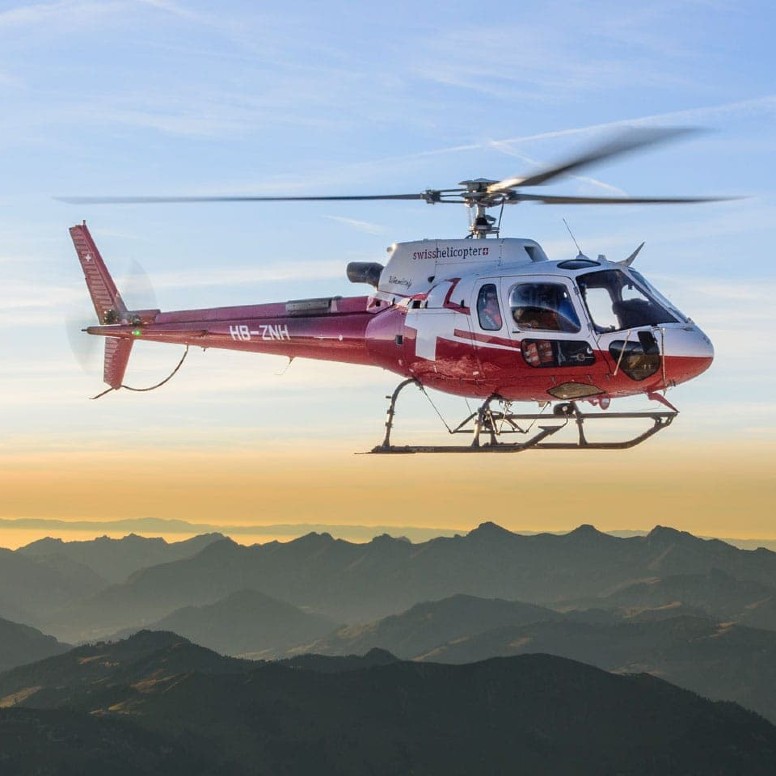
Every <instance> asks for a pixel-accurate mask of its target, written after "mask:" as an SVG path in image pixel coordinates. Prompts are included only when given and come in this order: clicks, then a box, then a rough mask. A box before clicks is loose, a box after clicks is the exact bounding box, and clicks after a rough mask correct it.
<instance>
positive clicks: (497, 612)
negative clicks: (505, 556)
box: [301, 596, 776, 723]
mask: <svg viewBox="0 0 776 776" xmlns="http://www.w3.org/2000/svg"><path fill="white" fill-rule="evenodd" d="M644 615H645V612H644V611H641V612H639V613H637V614H635V615H630V616H629V615H628V614H627V613H626V612H623V611H620V612H616V611H615V610H599V609H595V610H587V611H585V610H575V611H571V612H568V613H566V614H561V613H559V612H556V611H553V610H551V609H545V608H543V607H538V606H534V605H530V604H522V603H520V602H516V601H498V600H485V599H477V598H472V597H469V596H453V597H451V598H448V599H444V600H442V601H435V602H427V603H423V604H418V605H416V606H414V607H412V608H411V609H409V610H408V611H406V612H404V613H403V614H400V615H392V616H390V617H386V618H385V619H382V620H378V621H377V622H373V623H368V624H365V625H362V626H348V627H344V628H340V629H339V630H337V631H335V632H334V633H332V634H330V635H329V636H327V637H326V638H324V639H321V640H319V641H317V642H314V643H312V644H307V645H305V646H304V647H302V648H301V649H304V650H306V651H310V652H314V653H321V654H327V655H348V654H351V653H356V654H362V653H364V652H367V651H369V650H371V649H374V648H377V647H379V648H382V649H386V650H389V651H390V652H392V653H394V654H396V655H397V656H398V657H399V658H402V659H405V660H419V661H432V662H441V663H458V664H460V663H472V662H477V661H481V660H486V659H489V658H493V657H507V656H514V655H523V654H531V653H544V654H551V655H557V656H559V657H567V658H570V659H573V660H579V661H582V662H585V663H589V664H590V665H594V666H598V667H599V668H603V669H605V670H608V671H615V672H617V673H625V672H648V673H650V674H652V675H653V676H659V677H662V678H664V679H666V680H668V681H670V682H672V683H673V684H676V685H678V686H680V687H684V688H686V689H689V690H693V691H694V692H697V693H700V694H701V695H704V696H706V697H708V698H712V699H716V700H734V701H736V702H738V703H741V704H742V705H743V706H745V707H746V708H749V709H752V710H754V711H757V712H758V713H760V714H762V715H763V716H765V717H766V718H767V719H769V720H770V721H771V722H774V723H776V633H774V632H773V631H768V630H759V629H754V628H749V627H745V626H741V625H735V624H732V623H729V622H728V623H719V622H717V621H715V620H711V619H708V618H706V617H698V616H690V615H687V614H682V612H681V611H676V610H674V609H673V608H672V609H665V608H664V609H659V610H649V613H648V615H647V616H644Z"/></svg>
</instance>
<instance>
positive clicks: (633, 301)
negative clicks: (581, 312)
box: [577, 269, 677, 334]
mask: <svg viewBox="0 0 776 776" xmlns="http://www.w3.org/2000/svg"><path fill="white" fill-rule="evenodd" d="M577 283H578V285H579V290H580V292H581V294H582V298H583V299H584V301H585V304H586V305H587V309H588V312H589V313H590V318H591V319H592V321H593V325H594V326H595V330H596V331H597V332H598V333H599V334H602V333H604V332H607V331H620V330H622V329H631V328H634V327H637V326H656V325H658V324H661V323H675V322H676V320H677V318H676V317H675V316H674V315H673V314H672V313H670V312H669V311H668V310H666V309H665V307H663V306H662V305H661V304H660V303H659V302H658V301H657V300H656V299H654V298H653V297H651V296H650V295H649V294H648V293H647V292H646V291H644V290H642V289H641V288H639V287H638V286H637V285H636V283H635V282H634V281H633V280H632V279H631V278H630V277H628V275H626V274H625V273H624V272H621V271H620V270H616V269H607V270H602V271H600V272H590V273H588V274H586V275H580V276H579V277H577Z"/></svg>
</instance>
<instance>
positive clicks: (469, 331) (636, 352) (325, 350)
mask: <svg viewBox="0 0 776 776" xmlns="http://www.w3.org/2000/svg"><path fill="white" fill-rule="evenodd" d="M688 131H690V130H688V129H685V128H643V127H641V128H635V127H634V128H630V129H628V130H626V131H623V132H621V133H619V134H618V135H617V136H616V137H614V138H613V139H609V140H607V141H605V142H603V143H599V144H598V145H595V146H593V147H592V148H591V149H589V150H587V151H585V152H582V153H578V154H577V155H575V156H572V157H571V158H569V159H567V160H565V161H563V162H560V163H558V164H555V165H552V166H549V167H546V168H544V169H541V170H539V171H537V172H533V173H531V174H529V175H527V176H524V177H511V178H506V179H504V180H490V179H486V178H476V179H470V180H465V181H462V182H461V183H460V184H459V185H458V186H457V187H453V188H448V189H427V190H425V191H422V192H416V193H410V194H375V195H353V196H278V197H265V196H255V197H254V196H234V197H231V196H227V197H224V196H216V197H209V196H206V197H62V198H60V199H61V200H62V201H66V202H69V203H77V204H111V203H116V204H141V203H145V204H148V203H169V202H176V203H177V202H211V201H219V202H224V201H227V202H235V201H257V202H262V201H263V202H276V201H296V202H311V201H328V202H344V201H354V200H356V201H358V200H361V201H364V200H417V201H421V202H426V203H428V204H432V205H437V204H448V203H455V204H459V205H460V204H463V205H464V206H465V207H466V208H467V210H468V212H469V227H468V234H467V235H466V236H465V237H462V238H457V239H456V238H453V239H423V240H415V241H410V242H400V243H395V244H394V245H392V246H391V247H390V248H389V258H388V261H387V263H386V264H385V265H383V264H381V263H378V262H351V263H350V264H348V265H347V268H346V273H347V277H348V279H349V280H350V281H351V282H353V283H356V284H365V285H368V286H369V287H370V291H369V292H368V293H365V294H362V295H359V296H348V297H342V296H331V297H320V298H314V299H294V300H289V301H285V302H273V303H265V304H257V305H247V306H237V307H215V308H210V309H201V310H179V311H162V310H159V309H145V310H130V309H128V308H127V306H126V305H125V303H124V301H123V300H122V297H121V294H120V292H119V290H118V288H117V286H116V284H115V282H114V280H113V278H112V276H111V274H110V272H109V271H108V268H107V266H106V264H105V261H104V260H103V258H102V256H101V255H100V252H99V250H98V248H97V246H96V244H95V242H94V240H93V239H92V236H91V234H90V232H89V229H88V227H87V226H86V222H83V223H82V224H78V225H76V226H73V227H72V228H71V229H70V235H71V238H72V241H73V244H74V246H75V250H76V253H77V256H78V259H79V261H80V264H81V267H82V269H83V273H84V276H85V279H86V285H87V288H88V290H89V293H90V295H91V299H92V302H93V304H94V308H95V311H96V314H97V319H98V325H95V326H89V327H88V328H86V329H85V331H86V332H88V333H89V334H90V335H97V336H102V337H105V338H106V345H105V358H104V381H105V383H106V384H107V385H108V386H109V387H108V389H107V390H106V391H103V394H104V393H108V392H109V391H111V390H118V389H120V388H122V387H128V386H125V385H124V382H123V381H124V374H125V370H126V368H127V364H128V360H129V357H130V353H131V350H132V346H133V344H134V342H135V341H136V340H144V341H149V342H164V343H174V344H180V345H185V346H186V352H188V348H189V347H191V346H197V347H201V348H205V349H206V348H224V349H228V350H235V351H245V352H249V353H268V354H275V355H280V356H285V357H287V358H289V359H291V360H293V359H295V358H313V359H323V360H327V361H336V362H342V363H350V364H361V365H369V366H376V367H380V368H382V369H386V370H388V371H390V372H393V373H395V374H397V375H399V376H400V377H401V378H402V381H401V382H400V383H399V385H398V386H397V388H396V389H395V390H394V391H393V393H392V394H391V395H390V396H388V397H386V398H387V399H389V400H390V403H389V406H388V411H387V415H386V420H385V434H384V437H383V440H382V442H381V443H380V444H378V445H377V446H375V447H374V448H373V449H372V450H371V451H370V452H372V453H448V452H457V453H464V452H465V453H478V452H479V453H483V452H487V453H506V452H521V451H525V450H529V449H563V450H571V449H577V450H591V449H618V450H619V449H625V448H630V447H633V446H635V445H637V444H640V443H642V442H644V441H645V440H646V439H648V438H649V437H651V436H653V435H654V434H656V433H658V432H659V431H661V430H663V429H665V428H667V427H668V426H669V425H670V424H671V422H672V421H673V420H674V418H675V417H676V415H677V414H678V410H677V409H676V407H674V406H673V404H671V403H670V402H669V401H668V399H666V397H665V393H666V391H667V390H668V389H669V388H672V387H674V386H676V385H678V384H680V383H684V382H687V381H689V380H692V379H694V378H695V377H697V376H698V375H700V374H702V373H703V372H705V371H706V370H707V369H708V368H709V366H710V365H711V363H712V360H713V358H714V349H713V346H712V343H711V341H710V340H709V338H708V337H707V336H706V334H704V332H703V331H701V329H700V328H699V327H698V326H697V325H696V324H695V323H694V322H693V321H692V320H691V319H690V318H688V317H687V316H686V315H685V314H684V313H682V312H681V311H680V310H679V309H677V307H676V306H675V305H673V304H672V303H671V302H670V301H669V300H668V299H667V298H666V297H665V296H663V295H662V294H661V293H660V292H659V291H658V290H657V289H656V288H655V287H654V286H653V285H652V284H651V283H650V282H649V281H648V280H647V279H646V278H645V277H644V276H643V275H642V274H641V273H640V272H638V271H637V270H636V269H634V267H633V263H634V261H635V259H636V257H637V256H638V254H639V252H640V251H641V249H642V247H643V245H644V243H642V244H641V245H639V246H638V248H636V249H635V250H634V251H633V252H632V253H631V254H630V255H629V256H628V257H627V258H625V259H622V260H620V261H610V260H608V259H607V258H606V257H605V256H603V255H598V256H597V258H595V259H592V258H589V257H588V256H585V255H584V254H583V253H582V252H581V250H579V249H578V250H579V252H578V255H577V256H576V257H575V258H570V259H563V260H554V261H553V260H550V259H549V258H548V256H547V255H546V253H545V252H544V250H543V248H542V247H541V245H540V244H539V243H538V242H536V241H535V240H533V239H528V238H517V237H502V236H501V217H502V215H503V211H504V208H505V206H507V205H515V204H520V203H523V202H537V203H543V204H556V205H560V204H563V205H577V204H598V205H611V204H667V203H668V204H670V203H691V202H709V201H719V200H721V199H727V198H725V197H628V196H618V197H591V196H564V195H553V194H545V193H527V192H525V191H524V189H527V188H533V187H538V186H541V185H543V184H546V183H548V182H549V181H551V180H554V179H555V178H557V177H560V176H562V175H568V174H571V173H574V172H577V171H578V170H580V169H582V168H585V167H588V166H590V165H593V164H595V163H598V162H600V161H603V160H604V159H609V158H612V157H614V156H620V155H624V154H626V153H630V152H632V151H635V150H638V149H643V148H645V147H647V146H650V145H654V144H657V143H660V142H663V141H666V140H669V139H673V138H675V137H677V136H679V135H681V134H684V133H686V132H688ZM495 208H498V209H499V216H498V218H497V217H495V216H493V215H490V213H489V212H488V211H489V210H491V209H495ZM572 238H573V235H572ZM184 358H185V353H184ZM181 363H182V360H181V362H180V363H179V364H178V366H177V367H176V369H175V370H174V372H173V374H174V373H175V372H176V371H177V369H178V368H179V367H180V365H181ZM170 377H172V375H170ZM167 379H169V377H168V378H167ZM166 381H167V380H164V381H162V383H160V384H159V385H161V384H163V383H164V382H166ZM410 385H415V386H417V387H418V388H419V389H420V390H421V391H423V392H424V393H425V392H426V391H427V390H428V389H434V390H436V391H441V392H443V393H447V394H454V395H457V396H462V397H465V398H466V399H467V400H468V399H477V400H478V401H479V402H480V404H479V406H478V407H477V408H476V409H475V410H473V411H470V412H468V414H467V415H466V417H464V418H463V420H462V421H461V422H460V423H459V424H458V425H456V426H454V427H451V426H449V425H447V424H445V425H446V426H447V430H448V432H449V433H450V434H451V435H459V434H463V435H468V437H469V441H468V442H466V443H461V444H459V443H452V444H407V445H397V444H394V443H393V442H392V439H391V435H392V431H393V426H394V418H395V414H396V405H397V400H398V398H399V395H400V394H401V392H402V391H403V390H404V389H405V388H406V387H408V386H410ZM154 387H158V386H154ZM103 394H100V395H103ZM634 395H643V396H646V397H647V398H648V399H649V400H651V401H653V402H655V403H656V404H658V405H659V407H658V408H653V409H650V410H648V411H642V412H606V410H607V409H608V407H609V404H610V402H611V401H612V400H613V399H616V398H620V397H626V396H634ZM95 398H97V397H95ZM516 402H532V403H536V404H537V405H538V407H539V411H537V412H516V411H514V409H513V404H514V403H516ZM582 402H585V403H588V404H590V405H591V407H592V409H589V410H587V409H586V410H583V409H582V408H581V406H580V404H581V403H582ZM633 419H637V420H645V421H647V422H648V427H647V429H646V430H645V431H641V432H640V433H637V434H635V435H633V436H630V437H629V438H627V439H625V440H621V441H610V440H605V441H592V440H590V439H589V438H588V434H587V433H586V430H585V427H586V424H588V423H593V422H595V423H597V422H599V421H600V420H606V422H607V423H610V424H611V423H613V422H616V421H626V422H627V421H629V420H633ZM572 421H573V423H574V424H575V425H576V430H577V434H576V438H574V439H571V440H567V441H561V439H562V437H563V435H561V438H559V437H557V436H556V435H557V434H558V432H559V431H561V430H562V429H563V428H565V427H566V426H567V425H568V424H570V423H572Z"/></svg>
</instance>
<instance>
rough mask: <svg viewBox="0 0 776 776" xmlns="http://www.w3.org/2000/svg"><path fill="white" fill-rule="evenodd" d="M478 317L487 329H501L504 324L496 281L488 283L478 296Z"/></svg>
mask: <svg viewBox="0 0 776 776" xmlns="http://www.w3.org/2000/svg"><path fill="white" fill-rule="evenodd" d="M477 318H478V319H479V322H480V327H481V328H482V329H484V330H485V331H499V330H500V329H501V327H502V326H503V325H504V321H503V318H502V317H501V307H500V306H499V303H498V292H497V290H496V286H495V284H494V283H486V284H485V285H484V286H483V287H482V288H481V289H480V293H479V294H478V296H477Z"/></svg>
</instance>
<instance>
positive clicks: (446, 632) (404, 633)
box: [307, 595, 563, 660]
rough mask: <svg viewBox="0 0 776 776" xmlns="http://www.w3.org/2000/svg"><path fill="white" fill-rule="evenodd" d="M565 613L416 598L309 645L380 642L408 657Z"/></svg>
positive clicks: (353, 648) (337, 648)
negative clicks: (407, 605)
mask: <svg viewBox="0 0 776 776" xmlns="http://www.w3.org/2000/svg"><path fill="white" fill-rule="evenodd" d="M562 617H563V616H562V615H561V614H558V613H557V612H554V611H552V610H551V609H547V608H545V607H543V606H535V605H533V604H525V603H521V602H520V601H503V600H500V599H485V598H475V597H474V596H468V595H456V596H451V597H450V598H445V599H442V600H441V601H433V602H425V603H421V604H416V605H415V606H413V607H412V608H411V609H409V610H408V611H406V612H403V613H401V614H397V615H391V616H389V617H386V618H384V619H381V620H377V621H376V622H371V623H367V624H365V625H350V626H346V627H343V628H340V629H339V630H337V631H335V632H334V633H332V634H331V635H330V636H327V637H326V638H324V639H320V640H319V641H317V642H315V643H314V644H312V645H309V646H308V647H307V648H308V649H309V650H312V651H313V652H320V653H322V654H326V655H347V654H358V655H361V654H364V653H365V652H367V651H368V650H370V649H374V648H380V649H385V650H388V651H389V652H391V653H392V654H394V655H397V656H398V657H400V658H403V659H405V660H413V659H422V657H423V656H424V655H425V654H426V653H427V652H429V651H431V650H433V649H434V648H435V647H438V646H439V645H440V644H447V643H449V642H453V643H454V642H456V641H457V640H459V639H462V638H466V637H470V636H472V635H474V634H477V633H482V632H483V631H489V630H492V629H494V628H498V627H500V626H503V625H523V624H525V623H529V622H537V621H538V622H541V621H545V620H560V619H562Z"/></svg>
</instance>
